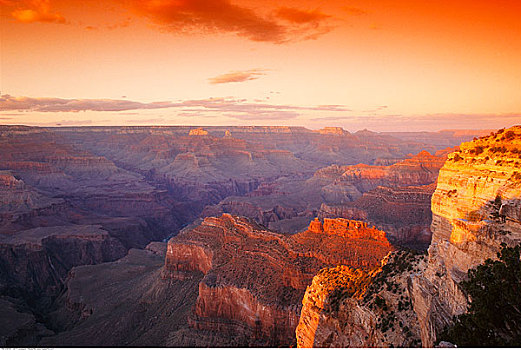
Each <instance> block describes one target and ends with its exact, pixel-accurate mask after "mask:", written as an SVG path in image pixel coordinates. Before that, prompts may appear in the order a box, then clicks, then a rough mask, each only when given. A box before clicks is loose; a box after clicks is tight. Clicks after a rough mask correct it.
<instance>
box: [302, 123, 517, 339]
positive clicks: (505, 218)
mask: <svg viewBox="0 0 521 350" xmlns="http://www.w3.org/2000/svg"><path fill="white" fill-rule="evenodd" d="M520 154H521V127H513V128H510V129H508V130H500V131H499V132H497V133H492V134H491V135H489V136H485V137H482V138H480V139H476V140H474V141H473V142H468V143H463V144H462V145H461V147H460V150H459V151H456V152H454V153H451V154H450V155H449V156H448V160H447V161H446V162H445V164H444V165H443V167H442V168H441V170H440V172H439V178H438V180H437V186H436V190H435V192H434V195H433V196H432V204H431V206H432V215H433V218H432V226H431V228H432V232H433V236H432V242H431V245H430V247H429V249H428V255H427V256H424V255H418V254H416V253H413V252H407V251H398V252H393V253H390V255H389V256H388V257H387V258H386V259H384V260H383V261H382V267H381V268H380V269H375V270H373V271H372V272H370V273H369V274H368V275H367V276H365V275H364V277H363V278H361V277H356V276H360V272H358V271H355V272H353V271H352V270H348V271H343V270H342V269H337V270H331V271H325V272H322V273H320V274H318V275H317V276H316V277H315V278H314V280H313V284H312V285H311V286H310V287H309V288H308V289H307V291H306V296H305V297H304V299H303V311H302V315H301V318H300V322H299V326H298V328H297V334H296V335H297V340H298V345H299V346H301V347H310V346H313V347H323V346H325V347H329V346H332V347H389V346H405V347H410V346H418V345H420V344H421V345H423V346H424V347H433V346H434V345H435V344H436V341H440V340H443V339H437V338H438V336H439V335H440V333H441V331H442V330H443V329H444V328H445V327H446V326H447V325H450V324H451V322H452V319H453V316H455V315H459V314H461V313H463V312H465V311H466V308H467V302H468V300H467V297H466V296H465V294H464V293H463V291H462V290H461V288H460V286H459V283H460V282H461V281H463V280H464V279H465V278H467V271H468V270H469V269H470V268H473V267H476V266H477V265H479V264H481V263H483V262H484V261H485V260H486V259H488V258H492V259H494V258H496V253H497V252H498V251H499V250H500V247H501V244H502V243H506V244H507V245H509V246H513V245H516V244H519V243H520V242H521V170H520V169H521V167H520V166H521V159H520ZM353 276H355V277H356V278H355V277H353ZM339 279H340V280H343V281H344V282H342V283H331V282H330V281H333V282H334V281H336V280H339ZM359 280H360V281H362V282H360V283H359V285H358V286H357V287H356V288H355V287H352V286H353V283H354V285H356V283H358V282H357V281H359ZM329 285H330V286H331V287H330V288H329V287H328V286H329ZM420 339H421V341H420Z"/></svg>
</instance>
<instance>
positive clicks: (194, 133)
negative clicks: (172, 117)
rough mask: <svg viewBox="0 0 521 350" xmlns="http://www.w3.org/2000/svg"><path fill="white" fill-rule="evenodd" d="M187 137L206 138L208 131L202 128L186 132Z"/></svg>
mask: <svg viewBox="0 0 521 350" xmlns="http://www.w3.org/2000/svg"><path fill="white" fill-rule="evenodd" d="M188 135H189V136H206V135H208V131H206V130H204V129H203V128H197V129H192V130H190V131H189V132H188Z"/></svg>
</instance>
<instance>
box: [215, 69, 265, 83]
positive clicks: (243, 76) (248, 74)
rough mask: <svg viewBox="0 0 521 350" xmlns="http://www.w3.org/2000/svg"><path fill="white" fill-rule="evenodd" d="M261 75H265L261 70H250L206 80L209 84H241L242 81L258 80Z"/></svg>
mask: <svg viewBox="0 0 521 350" xmlns="http://www.w3.org/2000/svg"><path fill="white" fill-rule="evenodd" d="M263 75H266V73H265V70H263V69H250V70H244V71H234V72H229V73H226V74H221V75H218V76H216V77H213V78H210V79H208V81H209V82H210V84H226V83H242V82H244V81H249V80H255V79H259V78H260V77H261V76H263Z"/></svg>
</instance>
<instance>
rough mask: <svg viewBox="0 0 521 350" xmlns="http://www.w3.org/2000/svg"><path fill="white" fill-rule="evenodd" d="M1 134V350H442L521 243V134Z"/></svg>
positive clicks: (163, 130)
mask: <svg viewBox="0 0 521 350" xmlns="http://www.w3.org/2000/svg"><path fill="white" fill-rule="evenodd" d="M0 130H1V142H0V148H1V152H0V175H1V176H0V179H1V183H0V184H1V193H2V195H1V197H0V198H1V207H0V208H1V212H0V214H1V216H0V217H1V222H0V223H1V226H0V240H1V249H2V253H1V254H0V266H1V272H2V273H1V276H0V278H1V279H0V293H1V297H0V301H1V308H2V312H1V313H0V314H1V315H2V316H0V318H1V321H0V322H1V324H2V325H3V326H2V334H1V338H0V339H1V341H2V345H3V346H36V345H38V346H47V347H54V346H77V345H80V346H169V347H187V346H188V347H192V346H196V347H207V346H240V347H242V346H254V347H255V346H263V347H266V346H268V347H280V346H283V347H291V346H299V347H328V346H333V347H375V346H377V347H388V346H401V347H404V346H405V347H415V346H421V345H423V346H428V347H432V346H433V345H435V342H436V340H437V336H438V335H439V334H440V332H442V330H443V329H444V327H446V326H447V325H450V323H451V322H452V316H453V315H458V314H461V313H463V312H465V310H466V305H467V300H466V297H465V295H464V293H463V292H462V291H461V289H460V288H459V287H458V284H459V282H460V281H461V280H463V279H465V276H466V272H467V271H468V270H469V269H471V268H473V267H475V266H477V265H478V264H480V263H482V262H483V261H485V260H486V259H487V258H490V257H494V256H495V253H496V252H497V251H499V249H500V247H501V243H503V242H505V243H507V244H508V245H515V244H517V243H519V241H520V240H521V239H520V236H519V234H520V233H521V226H520V222H521V217H520V216H519V213H520V212H519V208H520V206H519V205H520V204H519V194H520V193H519V191H520V184H521V182H520V180H521V170H520V158H519V152H520V150H521V127H514V128H511V129H508V130H500V131H499V132H497V133H493V132H492V133H489V132H488V131H480V132H474V133H465V134H464V136H463V140H462V137H461V136H459V135H457V133H455V132H453V131H443V132H438V133H430V134H429V138H426V137H421V138H411V137H412V136H413V135H409V134H407V133H405V134H404V135H388V134H385V133H374V132H368V131H362V132H357V133H349V132H347V131H345V130H341V129H338V128H337V129H332V128H330V129H325V130H318V131H313V130H309V129H305V128H290V127H227V128H221V127H204V128H196V127H75V128H37V127H23V126H3V127H1V129H0ZM400 136H401V137H400ZM472 138H474V141H472ZM426 139H427V140H429V139H430V140H431V142H425V141H422V140H426ZM432 140H434V141H432ZM462 141H467V142H463V143H462ZM468 141H470V142H468ZM301 150H305V152H303V151H301ZM496 198H499V202H498V199H496ZM494 215H495V216H494ZM491 218H493V219H491ZM427 248H428V252H427ZM426 254H428V255H426ZM382 305H384V307H382Z"/></svg>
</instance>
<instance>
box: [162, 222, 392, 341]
mask: <svg viewBox="0 0 521 350" xmlns="http://www.w3.org/2000/svg"><path fill="white" fill-rule="evenodd" d="M319 224H320V226H321V227H323V226H324V224H322V223H319ZM328 224H330V226H335V225H336V226H338V227H342V226H343V225H344V224H345V222H343V221H338V222H335V220H331V221H330V222H329V223H328ZM315 226H316V221H314V222H313V223H311V225H310V229H309V230H307V231H304V232H301V233H297V234H295V235H291V236H288V235H282V234H277V233H274V232H270V231H267V230H266V229H264V228H262V227H260V226H258V225H257V224H255V223H254V222H253V221H250V220H248V219H246V218H241V217H235V216H231V215H228V214H223V215H222V216H221V217H219V218H212V217H209V218H206V219H205V220H204V221H203V222H202V223H201V224H200V225H199V226H197V227H194V228H192V229H187V230H184V231H183V232H181V233H180V234H179V235H178V236H176V237H174V238H172V239H171V240H170V241H169V244H168V248H167V256H166V260H165V267H164V272H163V278H165V279H173V280H187V279H200V282H199V296H198V298H197V301H196V304H195V309H194V313H193V315H192V316H191V317H190V318H189V324H190V326H191V327H192V328H193V329H195V330H206V331H213V332H221V333H223V334H229V335H230V336H233V334H237V333H238V332H240V334H242V335H245V339H246V340H245V343H244V344H242V345H251V346H253V345H257V346H261V345H263V346H291V345H295V336H294V335H295V329H296V327H297V324H298V322H299V316H300V310H301V307H302V298H303V296H304V292H305V289H306V287H307V286H308V285H309V284H310V283H311V281H312V278H313V276H314V275H315V274H316V273H317V272H318V271H319V270H320V269H321V268H323V267H328V266H336V265H339V264H344V265H348V266H353V267H365V268H371V267H374V266H377V265H378V263H379V261H380V260H381V259H382V258H383V257H384V256H385V255H386V254H387V253H388V252H389V251H391V250H392V249H394V248H393V247H392V246H391V245H390V244H389V242H388V241H387V240H386V239H385V234H384V233H383V232H381V231H377V230H375V229H371V228H368V227H366V226H365V223H362V222H357V223H356V227H355V223H354V222H353V227H351V228H350V230H349V234H343V233H342V232H344V233H345V232H347V230H341V229H340V228H336V229H335V230H333V229H332V228H330V229H325V230H324V229H322V230H320V231H317V230H316V229H314V227H315ZM326 226H327V224H326Z"/></svg>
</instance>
